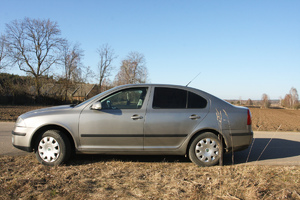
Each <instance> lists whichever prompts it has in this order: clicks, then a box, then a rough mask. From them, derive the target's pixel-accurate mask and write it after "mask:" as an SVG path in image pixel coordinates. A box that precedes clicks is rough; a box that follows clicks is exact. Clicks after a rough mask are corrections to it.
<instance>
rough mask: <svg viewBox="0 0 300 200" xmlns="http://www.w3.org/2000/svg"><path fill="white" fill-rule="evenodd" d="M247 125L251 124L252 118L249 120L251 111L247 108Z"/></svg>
mask: <svg viewBox="0 0 300 200" xmlns="http://www.w3.org/2000/svg"><path fill="white" fill-rule="evenodd" d="M247 115H248V116H247V125H251V124H252V120H251V112H250V110H249V109H248V114H247Z"/></svg>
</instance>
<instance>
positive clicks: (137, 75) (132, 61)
mask: <svg viewBox="0 0 300 200" xmlns="http://www.w3.org/2000/svg"><path fill="white" fill-rule="evenodd" d="M145 64H146V61H145V57H144V55H143V54H140V53H138V52H131V53H129V55H128V56H127V58H126V59H125V60H123V61H122V65H121V67H120V71H119V73H118V74H117V75H116V77H115V82H116V85H123V84H134V83H146V82H147V80H148V71H147V68H146V66H145Z"/></svg>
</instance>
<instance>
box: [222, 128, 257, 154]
mask: <svg viewBox="0 0 300 200" xmlns="http://www.w3.org/2000/svg"><path fill="white" fill-rule="evenodd" d="M229 136H230V142H231V143H232V144H231V147H227V149H226V152H232V151H242V150H245V149H247V148H248V147H249V146H250V145H251V143H252V139H253V131H251V132H247V133H230V134H229Z"/></svg>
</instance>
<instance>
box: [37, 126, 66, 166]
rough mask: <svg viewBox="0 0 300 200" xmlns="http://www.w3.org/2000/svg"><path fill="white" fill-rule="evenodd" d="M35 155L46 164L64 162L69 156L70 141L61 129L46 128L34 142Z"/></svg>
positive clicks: (53, 164)
mask: <svg viewBox="0 0 300 200" xmlns="http://www.w3.org/2000/svg"><path fill="white" fill-rule="evenodd" d="M35 156H36V158H37V160H38V161H39V162H40V163H42V164H43V165H47V166H55V165H60V164H62V163H65V162H67V161H68V160H69V158H70V156H71V144H70V141H69V139H68V138H67V137H66V136H65V135H64V134H63V133H62V132H61V131H58V130H47V131H45V132H44V133H42V134H40V135H39V136H38V138H37V140H36V142H35Z"/></svg>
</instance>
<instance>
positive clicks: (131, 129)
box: [79, 87, 147, 151]
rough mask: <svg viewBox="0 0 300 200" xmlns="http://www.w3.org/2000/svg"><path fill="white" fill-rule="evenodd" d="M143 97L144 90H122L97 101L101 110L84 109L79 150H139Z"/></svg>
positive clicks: (145, 89)
mask: <svg viewBox="0 0 300 200" xmlns="http://www.w3.org/2000/svg"><path fill="white" fill-rule="evenodd" d="M146 94H147V88H146V87H137V88H130V89H124V90H121V91H117V92H115V93H113V94H111V95H109V96H107V97H104V98H103V99H100V100H99V102H101V107H102V108H101V109H98V110H93V109H91V107H86V108H85V109H84V110H83V112H82V114H81V115H80V122H79V138H80V146H81V147H80V148H79V149H81V148H84V149H88V150H90V151H99V150H100V151H101V150H108V151H110V150H116V151H117V150H120V151H122V150H133V151H134V150H142V149H143V141H144V132H143V126H144V120H145V113H146V103H144V102H145V100H146V99H147V98H146V96H147V95H146Z"/></svg>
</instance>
